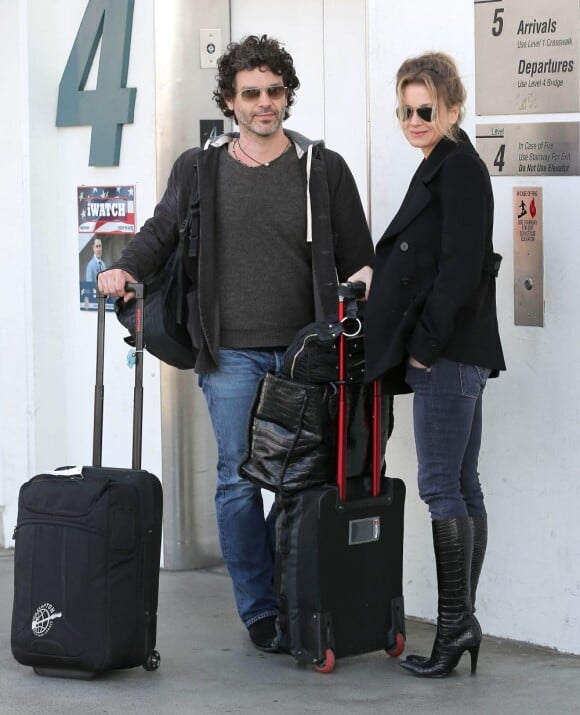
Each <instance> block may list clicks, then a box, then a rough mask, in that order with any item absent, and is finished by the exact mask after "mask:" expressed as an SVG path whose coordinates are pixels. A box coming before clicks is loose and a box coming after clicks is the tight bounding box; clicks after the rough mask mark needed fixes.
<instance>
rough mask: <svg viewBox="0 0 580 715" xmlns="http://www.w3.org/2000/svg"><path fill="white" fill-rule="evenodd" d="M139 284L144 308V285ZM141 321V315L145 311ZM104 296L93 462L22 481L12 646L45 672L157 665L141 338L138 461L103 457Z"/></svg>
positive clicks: (157, 538)
mask: <svg viewBox="0 0 580 715" xmlns="http://www.w3.org/2000/svg"><path fill="white" fill-rule="evenodd" d="M128 287H129V288H131V289H133V290H135V292H136V300H137V311H138V313H140V314H142V310H143V288H142V285H141V284H130V285H129V286H128ZM137 322H138V324H139V325H142V321H141V320H138V321H137ZM104 326H105V298H104V297H101V298H100V299H99V308H98V331H97V378H96V385H95V416H94V435H93V466H91V467H82V468H81V469H78V468H76V469H75V468H72V469H62V470H55V472H53V473H50V474H39V475H37V476H35V477H33V478H32V479H30V480H29V481H28V482H26V483H25V484H23V486H22V487H21V489H20V494H19V500H18V518H17V524H16V530H15V532H14V538H15V551H14V604H13V611H12V633H11V645H12V653H13V655H14V657H15V658H16V660H17V661H18V662H19V663H22V664H23V665H29V666H33V668H34V670H35V672H36V673H38V674H40V675H51V676H55V677H72V678H91V677H94V676H95V675H96V674H98V673H100V672H103V671H106V670H111V669H116V668H131V667H135V666H143V667H144V668H145V669H146V670H156V669H157V668H158V667H159V662H160V657H159V653H158V652H157V651H156V650H155V640H156V632H157V600H158V590H159V561H160V555H161V522H162V508H163V507H162V500H163V497H162V490H161V483H160V481H159V480H158V479H157V477H156V476H154V475H153V474H150V473H149V472H147V471H144V470H142V469H141V435H142V413H143V362H142V358H143V352H142V351H143V339H142V332H141V333H138V334H137V346H136V366H135V388H134V415H133V457H132V459H133V465H132V469H114V468H105V467H101V454H102V430H103V392H104V390H103V363H104V330H105V327H104Z"/></svg>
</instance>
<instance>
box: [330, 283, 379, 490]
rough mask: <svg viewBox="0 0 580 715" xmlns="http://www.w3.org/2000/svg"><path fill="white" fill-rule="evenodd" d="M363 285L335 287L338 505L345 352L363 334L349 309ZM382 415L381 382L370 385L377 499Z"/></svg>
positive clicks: (343, 442)
mask: <svg viewBox="0 0 580 715" xmlns="http://www.w3.org/2000/svg"><path fill="white" fill-rule="evenodd" d="M365 289H366V285H365V284H364V283H363V282H362V281H356V282H354V283H349V282H347V283H340V284H339V286H338V319H339V321H340V322H341V323H342V325H343V331H342V332H341V334H340V336H339V338H338V437H337V444H338V446H337V450H338V453H337V460H336V463H337V469H336V481H337V484H338V495H339V498H340V500H341V501H345V500H346V482H347V480H346V475H347V469H346V453H347V432H348V428H347V419H348V416H347V377H348V376H347V349H348V338H349V337H355V336H356V335H358V334H359V333H360V332H361V330H362V325H361V322H360V319H359V318H357V317H353V315H350V314H349V313H350V311H349V310H348V306H349V305H353V304H354V305H356V301H357V300H359V299H360V298H362V297H363V296H364V294H365ZM381 414H382V392H381V383H380V380H374V381H373V412H372V420H373V421H372V466H371V494H372V496H374V497H376V496H378V495H379V494H380V493H381V463H382V454H381V441H382V440H381Z"/></svg>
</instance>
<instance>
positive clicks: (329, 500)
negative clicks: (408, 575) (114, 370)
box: [275, 284, 405, 673]
mask: <svg viewBox="0 0 580 715" xmlns="http://www.w3.org/2000/svg"><path fill="white" fill-rule="evenodd" d="M357 290H359V288H358V286H357V284H341V285H340V286H339V318H340V319H343V318H344V316H345V312H344V302H345V300H346V299H349V298H352V294H353V291H355V293H356V291H357ZM345 343H346V338H345V336H344V335H341V336H340V339H339V385H338V389H339V396H338V421H337V431H338V436H337V470H336V484H329V485H324V486H317V487H312V488H309V489H304V490H302V491H300V492H297V493H295V494H292V495H286V496H284V495H281V496H279V497H278V498H277V505H278V509H279V511H278V517H277V521H276V575H275V579H276V586H277V590H278V596H279V609H280V615H279V617H278V624H277V625H278V632H279V640H280V646H281V647H282V648H284V649H287V650H289V651H290V653H291V654H292V655H293V656H294V657H295V658H296V659H297V660H298V661H300V662H304V663H310V664H313V666H314V667H315V669H316V670H318V671H319V672H323V673H327V672H330V671H332V670H333V668H334V665H335V660H336V658H340V657H344V656H350V655H356V654H360V653H367V652H371V651H375V650H382V649H384V650H386V652H387V653H389V655H392V656H398V655H400V654H401V653H402V651H403V649H404V643H405V614H404V604H403V593H402V589H403V566H402V563H403V515H404V502H405V485H404V483H403V482H402V481H401V480H400V479H393V478H386V477H383V476H382V464H383V451H382V448H381V424H380V422H381V414H382V409H381V399H382V394H381V385H380V383H379V381H376V382H375V383H374V384H373V386H372V394H373V408H372V419H373V426H372V437H373V454H372V466H371V470H370V471H371V473H370V474H369V475H368V476H367V477H363V478H360V479H356V480H350V479H349V480H347V477H348V476H349V470H348V466H347V463H346V461H347V460H346V455H347V452H348V450H347V444H346V442H347V434H348V428H347V406H348V400H347V390H348V389H349V386H348V384H347V379H346V355H345V353H346V349H345ZM347 484H348V494H347Z"/></svg>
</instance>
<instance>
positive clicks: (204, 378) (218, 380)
mask: <svg viewBox="0 0 580 715" xmlns="http://www.w3.org/2000/svg"><path fill="white" fill-rule="evenodd" d="M282 354H283V353H282V352H281V351H277V350H264V351H261V350H231V349H224V348H222V349H221V350H220V354H219V360H220V367H219V370H217V371H216V372H212V373H206V374H203V375H200V378H199V384H200V386H201V388H202V390H203V394H204V395H205V398H206V400H207V405H208V408H209V414H210V418H211V421H212V425H213V430H214V434H215V438H216V442H217V451H218V463H217V489H216V494H215V504H216V516H217V526H218V536H219V541H220V546H221V550H222V554H223V557H224V561H225V563H226V566H227V568H228V571H229V574H230V576H231V579H232V582H233V588H234V597H235V600H236V606H237V609H238V613H239V614H240V618H241V619H242V621H243V622H244V624H245V625H246V626H251V625H252V623H255V622H256V621H259V620H261V619H262V618H266V617H268V616H277V615H278V607H277V601H276V593H275V591H274V586H273V573H274V554H275V547H276V542H275V513H274V509H272V510H271V511H270V513H269V515H268V517H267V518H265V517H264V505H263V502H262V492H261V489H260V488H259V487H258V486H256V485H255V484H253V483H252V482H249V481H247V480H246V479H243V478H242V477H240V475H239V473H238V465H239V464H240V462H241V461H242V458H243V456H244V452H245V448H246V436H247V424H248V415H249V412H250V407H251V405H252V402H253V400H254V396H255V394H256V389H257V386H258V382H259V381H260V379H261V378H262V377H263V376H264V375H265V374H266V373H267V372H273V373H276V374H278V373H280V371H281V367H282Z"/></svg>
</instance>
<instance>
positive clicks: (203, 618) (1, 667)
mask: <svg viewBox="0 0 580 715" xmlns="http://www.w3.org/2000/svg"><path fill="white" fill-rule="evenodd" d="M12 580H13V553H12V551H10V550H6V551H0V614H1V615H0V645H1V647H0V715H37V714H38V715H53V714H54V715H56V714H58V715H73V714H74V715H132V714H133V713H139V715H161V714H168V715H181V714H189V715H225V714H229V713H234V714H237V713H253V714H255V715H261V714H262V713H264V714H266V713H267V714H270V713H272V714H275V715H311V714H313V715H314V714H321V715H322V714H325V713H329V714H330V713H332V714H333V715H343V714H344V715H347V714H348V715H352V714H358V713H369V714H371V713H372V714H373V715H377V714H378V713H392V714H393V715H395V714H396V715H407V714H408V715H411V714H412V715H439V714H441V715H456V714H457V715H473V714H476V715H536V714H537V715H578V714H579V713H580V657H576V656H570V655H564V654H560V653H557V652H555V651H552V650H549V649H544V648H539V647H535V646H532V645H529V644H524V643H517V642H513V641H508V640H501V639H498V638H491V637H487V636H486V637H484V641H483V644H482V647H481V651H480V655H479V663H478V670H477V674H476V675H475V676H471V675H470V670H469V655H468V654H465V655H464V657H463V658H462V660H461V661H460V663H459V665H458V667H457V668H456V669H455V671H454V672H453V673H452V674H451V676H450V677H448V678H445V679H441V680H422V679H420V678H416V677H413V676H412V675H410V674H408V673H406V672H405V671H403V669H402V668H400V667H399V659H397V658H391V657H389V656H388V655H386V654H385V653H383V652H376V653H370V654H366V655H360V656H353V657H350V658H342V659H339V660H338V661H337V663H336V668H335V670H334V671H333V672H332V673H329V674H321V673H318V672H316V671H315V670H314V669H313V668H312V667H310V666H304V665H301V664H299V663H297V662H296V661H295V660H294V659H293V658H292V657H291V656H290V655H284V654H265V653H261V652H260V651H258V650H256V649H255V648H254V647H253V646H252V645H251V643H250V641H249V638H248V636H247V632H246V630H245V628H244V627H243V626H242V624H241V623H240V621H239V620H238V617H237V615H236V613H235V608H234V602H233V596H232V592H231V586H230V581H229V577H228V576H227V574H226V573H225V571H224V569H223V568H216V569H212V570H209V571H203V570H202V571H162V572H161V578H160V594H159V620H158V633H157V648H158V650H159V652H160V654H161V666H160V668H159V669H158V670H156V671H154V672H146V671H145V670H143V669H142V668H133V669H130V670H120V671H114V672H110V673H106V674H104V675H101V676H99V677H98V678H95V679H94V680H87V681H84V680H70V679H62V678H48V677H41V676H38V675H36V674H35V673H34V671H33V670H32V669H31V668H29V667H26V666H22V665H20V664H19V663H17V662H16V661H15V660H14V658H13V657H12V654H11V651H10V619H11V612H12V593H13V586H12ZM482 626H483V629H484V631H485V623H483V624H482ZM406 629H407V643H406V648H405V652H406V653H424V654H428V653H429V652H430V649H431V644H432V641H433V637H434V633H435V628H434V626H433V624H431V623H425V622H422V621H418V620H414V619H410V618H409V619H407V624H406Z"/></svg>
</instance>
